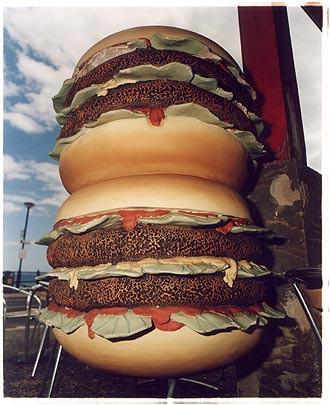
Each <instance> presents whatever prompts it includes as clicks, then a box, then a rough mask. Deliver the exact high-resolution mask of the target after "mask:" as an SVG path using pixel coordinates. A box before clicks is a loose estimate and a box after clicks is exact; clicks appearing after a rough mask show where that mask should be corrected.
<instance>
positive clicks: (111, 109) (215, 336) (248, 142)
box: [40, 26, 281, 377]
mask: <svg viewBox="0 0 330 405" xmlns="http://www.w3.org/2000/svg"><path fill="white" fill-rule="evenodd" d="M255 98H256V94H255V91H254V90H253V88H252V87H251V86H250V85H249V84H248V83H247V82H246V81H245V79H244V76H243V74H242V72H241V70H240V68H239V67H238V65H237V64H236V62H235V61H234V60H233V59H232V58H231V56H230V55H229V54H228V53H227V52H226V51H225V50H224V49H223V48H221V47H220V46H218V45H217V44H215V43H214V42H212V41H211V40H209V39H207V38H205V37H203V36H201V35H199V34H196V33H193V32H190V31H186V30H182V29H178V28H174V27H158V26H150V27H138V28H133V29H129V30H125V31H122V32H119V33H116V34H113V35H110V36H108V37H107V38H105V39H103V40H102V41H100V42H98V43H97V44H96V45H94V46H93V47H92V48H91V49H89V50H88V51H87V52H86V53H85V54H84V55H83V56H82V58H81V59H80V61H79V62H78V64H77V66H76V68H75V70H74V72H73V76H72V78H70V79H68V80H65V82H64V83H63V86H62V88H61V90H60V91H59V93H58V94H57V95H56V96H55V97H54V99H53V102H54V108H55V111H56V114H57V115H56V117H57V120H58V122H59V123H60V124H61V126H62V127H61V131H60V134H59V136H58V138H57V140H56V144H55V147H54V149H53V151H52V153H51V155H52V156H53V157H54V158H55V159H58V160H59V170H60V175H61V179H62V181H63V184H64V186H65V187H66V189H67V190H68V191H69V193H70V196H69V198H67V200H66V201H65V202H64V203H63V205H62V206H61V207H60V209H59V211H58V214H57V217H56V219H55V225H54V227H53V229H52V230H51V231H50V232H49V234H47V235H45V237H43V238H42V240H41V241H40V243H44V244H47V245H49V246H48V250H47V259H48V262H49V264H50V266H51V267H52V268H53V270H52V271H51V272H50V273H48V274H47V275H46V276H44V277H46V278H47V279H48V280H49V296H50V303H49V306H48V308H47V309H46V310H44V312H43V313H42V320H43V321H44V322H45V323H47V324H49V325H52V326H54V334H55V337H56V339H57V340H58V342H59V343H60V344H61V345H63V347H64V349H65V350H66V351H68V352H69V353H71V354H72V355H73V356H74V357H76V358H77V359H79V360H80V361H82V362H84V363H87V364H89V365H91V366H94V367H97V368H100V369H103V370H107V371H110V372H116V373H121V374H127V375H135V376H152V377H157V376H158V377H161V376H162V377H165V376H172V377H173V376H178V375H184V374H191V373H197V372H201V371H205V370H211V369H214V368H217V367H220V366H224V365H226V364H229V363H231V362H233V361H234V360H235V359H237V358H238V357H239V356H241V355H243V354H245V353H246V352H248V351H249V350H250V349H251V348H253V347H254V346H255V345H256V344H257V343H258V340H259V338H260V336H261V334H262V329H263V327H264V326H265V325H266V324H267V319H268V318H270V317H275V318H276V317H281V314H280V313H279V312H278V311H276V310H275V309H273V308H272V307H270V306H269V304H267V295H268V287H267V279H268V276H269V274H270V271H269V270H268V269H267V268H266V267H265V266H264V265H263V256H264V244H263V240H262V238H263V237H264V236H265V235H267V230H266V229H264V228H259V227H257V226H255V225H254V224H253V222H252V219H251V216H250V213H249V209H248V206H247V204H246V202H245V200H244V199H243V197H241V196H240V194H239V193H238V191H239V190H240V189H241V187H242V185H243V184H244V182H245V180H246V179H247V177H248V176H249V175H250V171H251V167H253V164H251V162H252V161H253V159H256V158H257V157H258V156H260V155H261V154H262V153H263V146H262V145H261V144H260V143H259V142H258V140H257V139H258V135H259V134H260V131H261V130H262V121H261V119H260V118H259V117H258V116H257V115H256V114H255V113H254V112H253V104H254V100H255Z"/></svg>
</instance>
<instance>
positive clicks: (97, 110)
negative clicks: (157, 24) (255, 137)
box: [60, 80, 255, 138]
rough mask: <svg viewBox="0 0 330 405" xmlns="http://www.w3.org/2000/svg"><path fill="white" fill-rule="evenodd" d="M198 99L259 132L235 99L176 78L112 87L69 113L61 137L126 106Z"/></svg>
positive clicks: (238, 124)
mask: <svg viewBox="0 0 330 405" xmlns="http://www.w3.org/2000/svg"><path fill="white" fill-rule="evenodd" d="M184 103H195V104H199V105H201V106H202V107H205V108H207V109H208V110H209V111H211V113H213V114H214V115H216V116H217V117H218V118H219V119H220V120H222V121H225V122H229V123H231V124H233V126H234V127H235V128H237V129H241V130H246V131H251V132H253V133H255V127H254V125H253V124H252V122H251V121H250V120H249V118H248V117H247V116H246V115H245V114H244V113H243V111H242V110H240V109H239V108H238V107H236V106H235V105H234V104H233V103H232V102H230V101H228V100H226V99H224V98H222V97H219V96H217V95H216V94H213V93H211V92H209V91H207V90H204V89H201V88H200V87H197V86H194V85H192V84H190V83H185V82H180V81H175V80H150V81H147V82H138V83H134V84H125V85H122V86H119V87H117V88H115V89H111V90H109V91H108V93H107V95H106V96H103V97H98V96H94V97H91V98H90V99H88V100H87V101H86V102H85V103H84V104H82V105H81V106H80V107H78V108H77V109H76V110H75V111H73V112H72V113H70V114H69V116H68V119H67V122H66V124H65V125H64V126H63V128H62V130H61V133H60V137H61V138H65V137H68V136H71V135H74V134H75V133H77V132H78V131H79V130H80V129H81V128H82V126H83V125H84V124H86V123H89V122H91V121H96V120H97V119H98V118H99V116H100V115H101V114H102V113H105V112H108V111H114V110H119V109H121V108H123V109H133V110H134V109H139V108H146V107H147V108H150V107H163V108H166V107H168V106H170V105H178V104H184Z"/></svg>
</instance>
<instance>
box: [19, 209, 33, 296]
mask: <svg viewBox="0 0 330 405" xmlns="http://www.w3.org/2000/svg"><path fill="white" fill-rule="evenodd" d="M24 205H25V206H26V216H25V225H24V230H23V237H22V240H21V251H22V254H21V257H20V259H19V265H18V270H17V277H16V284H15V285H16V288H20V286H21V278H22V262H23V257H22V255H23V249H24V246H25V237H26V229H27V224H28V220H29V212H30V208H32V207H34V204H33V203H30V202H25V203H24Z"/></svg>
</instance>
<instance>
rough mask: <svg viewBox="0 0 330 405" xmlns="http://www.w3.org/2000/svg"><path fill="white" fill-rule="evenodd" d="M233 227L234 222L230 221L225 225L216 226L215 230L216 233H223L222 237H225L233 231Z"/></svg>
mask: <svg viewBox="0 0 330 405" xmlns="http://www.w3.org/2000/svg"><path fill="white" fill-rule="evenodd" d="M233 226H234V222H232V221H230V222H228V223H227V224H226V225H223V226H218V227H217V228H216V230H217V231H218V232H220V233H223V234H224V235H226V234H227V233H229V232H230V231H231V230H232V229H233Z"/></svg>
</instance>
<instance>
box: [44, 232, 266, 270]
mask: <svg viewBox="0 0 330 405" xmlns="http://www.w3.org/2000/svg"><path fill="white" fill-rule="evenodd" d="M262 255H263V243H262V241H261V240H260V239H258V238H256V237H255V236H253V235H246V234H231V233H228V234H226V235H223V234H221V233H220V232H218V231H217V230H215V229H212V228H188V227H179V226H173V225H150V224H144V225H138V226H136V227H135V228H134V229H133V230H131V231H126V230H124V229H123V228H104V229H98V230H93V231H89V232H86V233H84V234H81V235H75V234H72V233H68V234H64V235H61V236H60V237H59V238H58V239H56V240H54V241H53V242H52V243H51V244H50V245H49V247H48V250H47V259H48V262H49V264H50V266H52V267H54V268H55V267H80V266H95V265H97V264H101V263H112V264H117V263H119V262H122V261H138V260H142V259H145V258H150V257H151V258H157V259H160V258H171V257H176V256H187V257H189V256H194V257H196V256H216V257H231V258H233V259H235V260H253V261H256V262H258V261H261V262H262Z"/></svg>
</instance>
